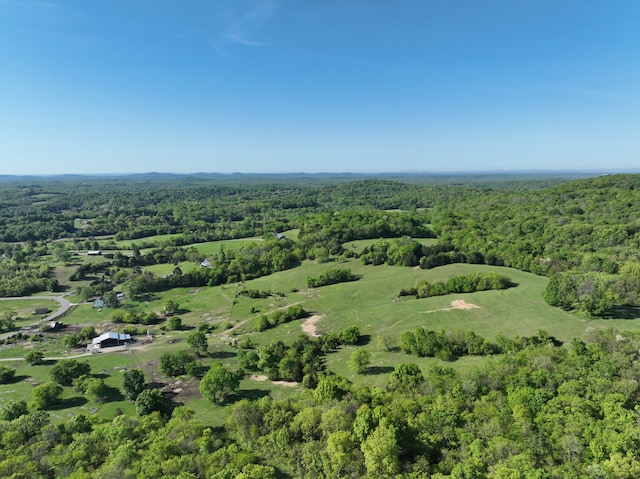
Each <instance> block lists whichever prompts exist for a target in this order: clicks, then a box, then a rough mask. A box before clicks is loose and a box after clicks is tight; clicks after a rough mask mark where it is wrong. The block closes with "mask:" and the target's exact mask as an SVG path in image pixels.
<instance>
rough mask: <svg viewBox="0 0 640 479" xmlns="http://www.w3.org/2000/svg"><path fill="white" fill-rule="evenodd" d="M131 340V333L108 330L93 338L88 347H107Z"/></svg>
mask: <svg viewBox="0 0 640 479" xmlns="http://www.w3.org/2000/svg"><path fill="white" fill-rule="evenodd" d="M130 342H131V335H130V334H125V333H114V332H108V333H104V334H101V335H100V336H98V337H97V338H93V341H92V344H91V345H90V347H93V349H98V348H108V347H109V346H121V345H123V344H128V343H130Z"/></svg>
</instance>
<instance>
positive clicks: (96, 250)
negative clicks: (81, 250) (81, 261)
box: [87, 249, 102, 256]
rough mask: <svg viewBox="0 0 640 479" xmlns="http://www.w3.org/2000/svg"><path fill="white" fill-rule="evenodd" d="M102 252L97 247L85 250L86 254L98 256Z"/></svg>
mask: <svg viewBox="0 0 640 479" xmlns="http://www.w3.org/2000/svg"><path fill="white" fill-rule="evenodd" d="M101 254H102V251H100V250H99V249H90V250H89V251H87V256H100V255H101Z"/></svg>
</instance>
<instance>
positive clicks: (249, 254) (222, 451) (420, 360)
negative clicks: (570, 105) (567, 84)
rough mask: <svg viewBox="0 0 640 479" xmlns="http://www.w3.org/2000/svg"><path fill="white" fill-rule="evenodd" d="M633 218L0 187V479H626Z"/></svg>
mask: <svg viewBox="0 0 640 479" xmlns="http://www.w3.org/2000/svg"><path fill="white" fill-rule="evenodd" d="M639 212H640V175H604V176H599V177H590V178H575V177H561V176H543V177H539V176H526V175H521V176H517V175H516V176H511V175H506V176H504V177H500V176H485V177H483V176H473V175H460V176H451V177H448V176H447V177H445V176H442V177H440V176H434V177H429V176H424V177H420V176H419V175H418V176H414V177H411V178H409V177H404V176H402V175H397V176H384V175H383V176H379V177H367V176H362V177H361V176H357V177H353V176H349V175H345V176H340V175H335V176H333V175H318V176H313V175H300V176H296V175H279V176H263V177H261V176H258V175H257V176H247V177H242V176H237V175H230V176H228V177H225V176H219V177H218V176H214V177H205V176H202V177H198V176H194V177H179V176H178V177H173V176H166V177H165V176H162V175H160V176H151V177H142V178H138V177H131V178H127V177H114V178H109V177H105V178H89V177H70V178H65V177H59V178H56V177H53V178H36V177H31V178H29V177H25V178H13V179H10V178H9V179H7V178H3V181H2V183H0V256H1V257H0V297H3V298H6V299H5V300H3V301H0V325H1V328H2V330H1V332H2V335H1V336H0V339H1V341H0V344H2V345H0V443H1V444H2V447H1V448H0V477H10V478H47V479H48V478H59V477H60V478H62V477H65V478H66V477H69V478H94V477H95V478H111V477H118V478H134V477H135V478H138V477H140V478H145V477H148V478H181V479H191V478H245V479H247V478H267V479H270V478H289V477H291V478H294V477H295V478H298V477H300V478H359V477H370V478H438V479H444V478H455V479H464V478H478V479H483V478H487V479H489V478H491V479H493V478H498V479H518V478H526V479H546V478H548V479H552V478H553V479H555V478H558V479H560V478H634V479H635V478H638V477H640V452H639V451H640V415H639V413H640V410H639V409H638V402H639V401H640V383H639V382H638V377H639V375H640V370H638V368H639V365H640V352H639V351H640V213H639ZM394 278H395V279H394ZM517 295H519V296H517ZM51 296H54V297H58V296H59V297H64V298H66V299H67V300H68V301H70V302H71V303H72V306H71V308H70V309H69V311H67V312H66V313H65V314H66V316H64V317H62V318H61V321H64V322H65V323H69V324H68V325H67V326H66V327H64V328H63V329H62V330H59V331H58V330H55V329H54V330H50V329H47V328H48V327H47V326H46V325H45V322H46V321H45V319H46V318H45V316H46V314H45V315H40V316H38V315H36V314H35V313H36V312H37V311H38V310H39V309H42V305H44V304H45V303H44V302H45V301H50V299H49V298H50V297H51ZM19 297H28V298H27V299H24V298H21V299H17V298H19ZM9 298H14V299H13V300H12V299H9ZM510 298H516V299H510ZM96 299H100V300H102V303H101V304H102V305H103V306H100V307H95V303H94V301H95V300H96ZM21 301H26V302H25V303H24V306H21V307H20V308H19V307H18V306H15V307H14V306H13V305H14V304H16V305H17V304H22V303H21ZM29 301H31V302H29ZM33 301H36V302H37V303H36V302H33ZM38 301H39V302H38ZM507 301H514V302H515V303H518V302H520V303H522V304H523V305H524V306H525V307H523V310H522V311H515V310H514V311H513V312H511V313H509V312H506V313H500V312H499V311H501V310H500V307H499V305H500V304H501V303H503V302H507ZM40 302H42V305H41V304H40ZM508 304H512V303H508ZM47 306H50V305H48V303H47ZM492 307H493V308H494V309H493V313H492V309H491V308H492ZM56 308H57V306H52V309H54V310H55V309H56ZM367 308H369V309H367ZM507 309H508V308H507ZM492 314H493V315H492ZM551 317H553V318H558V319H553V321H551V320H549V319H548V318H551ZM452 318H453V319H452ZM468 318H475V319H473V320H470V319H468ZM37 321H40V322H39V323H37V324H38V327H37V328H35V327H31V325H32V323H33V324H35V322H37ZM545 321H547V322H545ZM548 328H549V330H548V331H547V329H548ZM107 331H118V332H121V333H123V334H125V333H126V334H129V335H131V336H133V337H134V339H135V342H134V343H133V345H132V346H131V348H130V349H128V348H125V349H124V350H123V351H122V352H101V353H100V354H85V350H84V349H83V348H84V345H85V344H86V343H87V342H91V339H92V338H93V337H95V336H97V335H98V334H101V333H103V332H107ZM514 331H517V333H515V334H514ZM576 331H580V333H579V334H577V333H576ZM83 354H85V355H83Z"/></svg>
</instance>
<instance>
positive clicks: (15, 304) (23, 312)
mask: <svg viewBox="0 0 640 479" xmlns="http://www.w3.org/2000/svg"><path fill="white" fill-rule="evenodd" d="M39 308H48V309H49V310H50V311H51V313H54V312H56V311H58V309H60V303H58V302H57V301H53V300H52V299H44V298H38V297H37V296H34V297H33V299H3V300H0V315H4V314H11V313H12V312H15V313H17V315H18V317H19V318H21V319H20V320H18V321H16V325H17V326H18V327H20V326H24V325H26V324H31V323H34V322H36V321H38V320H39V319H42V318H43V317H45V316H47V315H46V314H42V315H41V314H38V315H34V314H32V313H33V312H34V311H35V310H36V309H39ZM51 313H49V314H51Z"/></svg>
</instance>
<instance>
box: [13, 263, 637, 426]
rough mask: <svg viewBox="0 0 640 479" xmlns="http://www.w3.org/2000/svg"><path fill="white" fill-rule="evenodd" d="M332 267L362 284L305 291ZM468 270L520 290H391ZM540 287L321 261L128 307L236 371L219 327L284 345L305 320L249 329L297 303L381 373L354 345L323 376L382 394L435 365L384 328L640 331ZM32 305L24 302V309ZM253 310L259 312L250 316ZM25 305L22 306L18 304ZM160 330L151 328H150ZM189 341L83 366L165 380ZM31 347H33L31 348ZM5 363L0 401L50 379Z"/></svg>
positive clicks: (188, 390)
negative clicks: (581, 311) (352, 365)
mask: <svg viewBox="0 0 640 479" xmlns="http://www.w3.org/2000/svg"><path fill="white" fill-rule="evenodd" d="M335 266H339V267H344V268H350V269H351V270H352V272H353V273H355V274H357V275H360V276H361V279H360V280H358V281H355V282H351V283H343V284H339V285H332V286H326V287H322V288H317V289H312V290H310V289H308V288H307V287H306V278H307V277H308V276H315V275H317V274H319V273H320V272H322V271H324V270H326V269H328V268H331V267H335ZM471 271H498V272H500V273H504V274H507V275H508V276H509V277H511V279H512V280H513V281H514V282H516V283H518V286H517V287H514V288H511V289H509V290H505V291H486V292H478V293H472V294H460V295H449V296H443V297H436V298H428V299H422V300H416V299H411V298H402V299H401V300H398V298H397V294H398V291H399V290H400V289H401V288H402V287H407V286H410V285H413V284H414V283H415V282H416V281H417V280H419V279H438V278H446V277H449V276H452V275H456V274H462V273H468V272H471ZM546 281H547V280H546V278H542V277H538V276H535V275H532V274H529V273H524V272H521V271H517V270H513V269H507V268H498V267H490V266H485V265H466V264H465V265H449V266H444V267H440V268H436V269H433V270H420V269H412V268H406V267H391V266H376V267H374V266H365V265H362V264H361V263H360V262H359V261H358V260H352V261H348V262H345V263H325V264H318V263H315V262H308V261H307V262H304V263H303V264H302V265H301V266H300V267H298V268H295V269H293V270H289V271H284V272H281V273H277V274H274V275H270V276H267V277H264V278H258V279H255V280H252V281H248V282H246V284H245V285H244V286H242V285H223V286H218V287H205V288H180V289H175V290H172V291H168V292H165V293H162V294H160V295H158V297H157V298H156V299H154V300H152V301H150V302H149V303H146V302H139V303H138V304H137V305H136V306H137V307H139V308H143V309H150V310H153V311H160V310H161V309H162V306H163V305H164V303H165V302H166V301H168V300H174V301H176V302H178V303H179V304H180V307H181V309H183V310H184V312H183V313H181V315H180V316H181V318H182V319H183V323H184V324H185V325H187V326H196V325H198V324H200V323H202V322H210V323H213V324H217V326H218V327H217V329H216V330H215V332H214V334H213V335H210V338H209V343H210V350H211V351H213V352H214V354H213V357H211V358H207V359H205V360H204V362H205V364H209V363H211V362H212V361H217V360H220V361H222V362H223V363H224V364H226V365H228V366H229V367H231V368H236V367H237V359H236V355H235V350H234V349H233V348H231V347H230V346H229V340H230V339H231V336H232V335H229V334H223V333H224V330H225V328H226V327H228V326H230V325H239V326H238V328H237V329H236V330H235V331H234V333H233V335H236V336H237V337H241V336H242V335H243V334H249V335H250V337H251V338H252V339H253V340H254V341H255V342H257V343H258V344H264V343H268V342H271V341H274V340H284V341H285V342H290V341H292V340H293V339H295V338H296V337H298V336H299V335H300V334H301V324H302V322H303V320H297V321H294V322H292V323H289V324H285V325H280V326H277V327H276V328H273V329H271V330H268V331H266V332H264V333H255V332H253V331H254V329H255V323H256V320H257V318H258V316H259V315H260V314H263V313H265V314H267V313H269V312H271V311H273V310H275V309H278V308H284V307H287V306H288V305H290V304H295V303H300V304H302V306H303V307H304V308H305V309H306V310H308V311H310V312H311V313H312V314H319V315H321V316H322V318H323V319H322V320H321V321H320V322H319V323H318V327H319V328H320V329H321V330H323V331H334V332H339V331H341V330H342V329H344V328H346V327H348V326H351V325H355V326H357V327H358V328H360V331H361V333H362V334H363V335H365V338H366V339H367V341H368V342H367V344H365V345H363V346H360V347H364V348H366V349H367V350H368V351H370V352H371V353H372V362H371V365H372V366H376V367H378V368H379V369H378V370H377V372H378V374H373V375H354V374H353V373H352V372H351V371H350V370H349V368H348V367H347V361H348V357H349V355H350V354H351V352H352V351H353V350H354V348H353V347H349V348H344V349H342V350H340V351H338V352H336V353H332V354H330V355H329V356H328V358H327V365H328V367H329V368H330V369H332V370H334V371H336V372H338V373H340V374H342V375H344V376H347V377H348V378H350V379H351V380H353V381H355V382H357V383H359V384H369V385H377V386H381V387H383V386H384V385H385V384H386V382H387V380H388V376H389V373H390V371H391V368H392V367H393V366H395V365H397V364H399V363H402V362H415V363H417V364H419V365H420V367H421V368H422V369H423V370H426V369H427V368H428V366H429V364H431V363H432V362H434V361H438V360H436V359H429V358H416V357H411V356H408V355H405V354H403V353H400V352H388V351H386V350H385V349H384V347H383V346H382V345H381V344H380V342H379V341H378V337H379V333H380V331H381V330H382V329H383V328H386V329H387V330H388V331H390V333H391V334H392V335H393V336H395V337H396V338H397V337H399V336H400V334H401V333H402V332H404V331H407V330H413V329H415V328H417V327H419V326H424V327H427V328H431V329H447V330H468V329H473V330H474V331H475V332H476V333H478V334H480V335H482V336H485V337H488V338H491V339H493V338H494V337H495V336H496V334H497V333H499V332H501V333H503V334H505V335H507V336H515V335H521V336H524V335H532V334H535V332H536V331H537V330H538V329H545V330H546V331H548V332H549V333H550V334H552V335H554V336H556V337H557V338H559V339H561V340H563V341H567V340H569V339H571V338H572V337H575V336H581V335H582V334H583V333H585V331H587V329H589V328H606V327H609V326H613V327H616V328H620V329H637V328H639V327H640V319H632V320H590V321H584V320H581V319H579V318H577V317H575V316H574V315H572V314H569V313H566V312H564V311H561V310H559V309H556V308H551V307H549V306H548V305H547V304H546V303H544V301H543V300H542V298H541V294H542V291H543V289H544V287H545V284H546ZM242 287H246V288H254V289H260V290H272V291H277V292H282V293H285V297H283V298H282V297H270V298H266V299H259V300H253V299H250V298H246V297H236V292H237V290H238V289H239V288H242ZM292 290H296V291H292ZM454 299H464V300H465V301H467V302H469V303H473V304H475V305H477V306H479V307H480V308H479V309H471V310H450V311H437V310H440V309H443V308H448V307H449V306H450V304H451V301H452V300H454ZM0 304H1V303H0ZM32 307H33V306H32V305H28V309H31V308H32ZM252 307H253V308H256V309H258V310H259V312H257V313H251V312H250V308H252ZM25 308H27V305H26V304H25ZM429 311H433V312H429ZM108 317H109V310H107V309H104V310H103V311H102V312H98V311H96V310H94V309H93V308H91V307H90V306H80V307H78V308H76V309H75V310H74V311H73V312H72V313H71V314H70V315H69V316H67V317H66V318H65V322H67V323H68V324H70V325H74V326H76V327H80V326H81V325H85V324H95V325H99V326H103V327H106V328H110V326H109V325H108V323H107V322H106V320H107V319H108ZM158 327H159V325H158V326H156V328H158ZM188 334H189V330H186V331H179V332H173V331H172V332H168V333H164V334H161V335H160V336H159V337H158V338H157V340H156V343H155V344H154V345H152V346H149V347H145V348H143V349H142V350H136V351H135V352H134V353H131V352H125V353H114V354H100V355H93V356H89V357H87V358H86V359H85V360H87V361H89V362H90V364H91V365H92V371H93V372H94V373H98V372H100V373H102V374H104V376H105V380H106V381H107V383H108V384H109V385H111V386H112V387H114V388H119V387H120V385H121V382H122V373H123V372H124V368H129V367H142V368H143V370H145V373H146V374H147V379H148V380H151V379H152V378H155V380H159V381H162V382H167V383H168V382H169V381H168V380H167V379H166V378H162V377H161V376H156V375H155V371H156V365H157V359H158V358H159V356H160V355H161V354H162V353H163V352H164V351H167V350H174V351H175V350H178V349H181V348H186V347H187V346H186V344H185V342H184V341H185V338H186V336H187V335H188ZM50 344H51V346H50V352H51V353H56V354H62V353H63V352H64V348H63V347H61V346H60V342H59V341H53V342H52V343H50ZM31 347H33V345H26V346H22V347H20V346H19V347H10V346H4V347H3V348H1V349H0V357H20V356H22V355H24V353H25V351H26V350H27V348H31ZM36 347H40V346H39V345H36ZM47 354H49V351H47ZM482 361H487V359H486V358H474V357H469V358H462V359H459V360H458V361H456V362H454V363H451V364H452V366H453V367H455V368H456V369H459V370H465V369H468V368H470V367H472V366H473V365H475V364H478V363H480V362H482ZM8 365H13V367H17V368H18V372H17V375H18V380H16V381H14V382H13V383H12V384H8V385H2V386H0V402H2V401H4V400H7V399H8V398H24V399H26V400H27V401H28V400H29V399H30V391H31V388H32V387H33V384H34V383H36V382H42V381H45V380H47V379H48V369H49V366H36V367H31V366H28V365H26V364H23V363H15V364H11V363H9V364H8ZM170 384H172V385H174V386H175V387H181V388H183V389H184V391H183V392H182V393H179V394H177V395H176V396H175V400H176V401H178V402H180V403H184V404H186V405H188V406H189V407H192V408H193V409H194V410H196V412H198V414H199V415H201V416H202V417H206V419H205V421H206V422H209V423H210V424H215V425H219V424H221V423H222V422H223V421H224V418H225V416H226V414H227V408H228V407H219V406H212V405H210V404H208V403H207V402H206V401H204V400H203V399H201V398H200V396H199V393H198V391H197V382H196V381H194V380H192V379H186V380H184V379H183V380H182V381H181V382H177V381H171V382H170ZM114 392H115V390H114ZM294 392H295V389H292V388H287V387H284V386H278V385H274V384H271V383H269V382H265V383H259V382H256V381H253V380H251V379H249V378H247V379H245V380H243V382H242V383H241V386H240V391H239V393H238V394H237V396H236V397H250V398H255V397H260V396H262V395H264V394H267V393H270V394H272V395H274V397H282V398H283V397H287V396H289V395H291V394H293V393H294ZM117 408H120V409H122V410H123V411H125V412H126V413H130V412H131V413H133V405H132V404H130V403H127V402H125V401H122V400H120V398H119V397H118V395H117V394H114V396H113V397H112V401H110V402H107V403H104V404H94V403H90V402H87V401H85V400H84V399H83V398H82V397H80V395H79V394H78V393H76V392H75V391H73V389H72V388H65V402H64V403H63V404H62V408H59V409H57V410H55V411H54V414H55V416H56V418H57V420H65V418H67V417H69V416H71V415H73V414H77V413H78V412H85V413H95V414H98V415H101V416H104V417H111V416H112V415H113V414H115V412H116V410H117Z"/></svg>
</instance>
